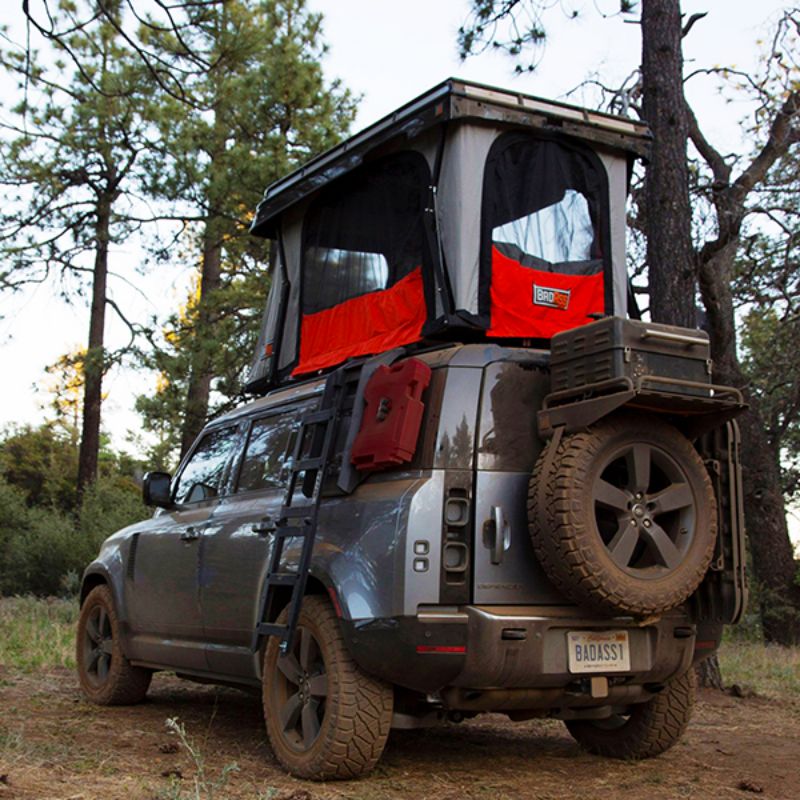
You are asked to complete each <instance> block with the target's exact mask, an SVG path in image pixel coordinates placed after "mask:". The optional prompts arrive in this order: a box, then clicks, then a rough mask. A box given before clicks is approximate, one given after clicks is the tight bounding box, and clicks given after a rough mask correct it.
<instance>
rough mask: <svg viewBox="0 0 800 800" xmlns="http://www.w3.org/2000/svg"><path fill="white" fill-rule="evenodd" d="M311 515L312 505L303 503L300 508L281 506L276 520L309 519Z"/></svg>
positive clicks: (312, 511)
mask: <svg viewBox="0 0 800 800" xmlns="http://www.w3.org/2000/svg"><path fill="white" fill-rule="evenodd" d="M313 513H314V504H313V503H303V505H301V506H283V507H282V508H281V513H280V515H279V517H278V519H279V520H282V519H300V518H301V517H309V518H311V516H312V514H313Z"/></svg>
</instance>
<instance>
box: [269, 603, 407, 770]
mask: <svg viewBox="0 0 800 800" xmlns="http://www.w3.org/2000/svg"><path fill="white" fill-rule="evenodd" d="M286 618H287V611H286V610H285V609H284V611H283V612H282V613H281V615H280V616H279V617H278V620H277V623H278V624H279V625H280V624H285V622H286ZM294 638H295V641H294V647H293V649H292V651H291V652H289V653H287V654H286V655H281V652H280V647H279V640H278V638H277V637H275V636H273V637H271V638H270V640H269V643H268V644H267V648H266V651H265V653H264V674H263V702H264V717H265V720H266V725H267V736H268V738H269V741H270V744H271V745H272V750H273V752H274V753H275V756H276V758H277V759H278V761H280V763H281V764H282V765H283V767H284V768H285V769H286V770H287V771H288V772H290V773H291V774H292V775H295V776H297V777H298V778H308V779H311V780H318V781H324V780H335V779H346V778H357V777H359V776H361V775H365V774H366V773H368V772H369V771H370V770H372V768H373V767H374V766H375V764H376V763H377V761H378V759H379V758H380V756H381V753H382V752H383V748H384V746H385V745H386V739H387V737H388V736H389V728H390V726H391V722H392V705H393V692H392V687H391V686H389V685H388V684H386V683H384V682H383V681H380V680H377V679H376V678H372V677H370V676H369V675H366V674H365V673H364V672H362V671H361V670H360V669H359V668H358V666H357V665H356V664H355V662H354V661H353V660H352V658H351V657H350V654H349V653H348V652H347V648H346V646H345V643H344V639H343V637H342V633H341V630H340V628H339V620H338V619H337V618H336V616H335V614H334V613H333V610H332V609H331V606H330V604H329V603H328V602H327V601H326V600H325V599H324V598H322V597H316V596H309V597H306V598H305V599H304V600H303V608H302V610H301V612H300V618H299V620H298V624H297V633H296V635H295V637H294Z"/></svg>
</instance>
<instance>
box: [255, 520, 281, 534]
mask: <svg viewBox="0 0 800 800" xmlns="http://www.w3.org/2000/svg"><path fill="white" fill-rule="evenodd" d="M276 530H278V525H277V523H276V522H275V519H274V518H273V517H270V516H266V517H264V519H262V520H261V521H260V522H256V523H255V524H254V525H253V527H252V531H253V533H257V534H258V535H259V536H269V535H270V534H273V533H275V531H276Z"/></svg>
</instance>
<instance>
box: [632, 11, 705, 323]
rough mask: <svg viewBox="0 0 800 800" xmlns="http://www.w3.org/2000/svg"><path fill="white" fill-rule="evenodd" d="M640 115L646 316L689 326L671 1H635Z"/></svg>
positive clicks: (690, 268) (681, 114) (683, 125)
mask: <svg viewBox="0 0 800 800" xmlns="http://www.w3.org/2000/svg"><path fill="white" fill-rule="evenodd" d="M642 111H643V114H644V118H645V120H647V122H648V124H649V125H650V129H651V130H652V131H653V137H654V142H653V152H652V157H651V160H650V164H649V165H648V167H647V173H646V175H645V182H644V193H643V199H644V217H645V225H646V230H647V266H648V270H649V284H650V317H651V319H653V321H655V322H666V323H669V324H672V325H683V326H685V327H688V328H694V327H695V325H696V314H695V304H694V294H695V278H694V251H693V246H692V233H691V221H692V214H691V208H690V205H689V167H688V161H687V155H686V148H687V139H688V136H689V125H688V117H687V115H686V108H685V102H684V98H683V56H682V53H681V14H680V3H679V0H644V3H643V4H642Z"/></svg>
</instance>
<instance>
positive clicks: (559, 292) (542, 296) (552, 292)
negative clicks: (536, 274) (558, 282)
mask: <svg viewBox="0 0 800 800" xmlns="http://www.w3.org/2000/svg"><path fill="white" fill-rule="evenodd" d="M569 295H570V290H569V289H551V288H550V287H549V286H537V285H536V284H535V283H534V284H533V304H534V305H535V306H546V307H547V308H557V309H559V310H561V311H566V310H567V308H569Z"/></svg>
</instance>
